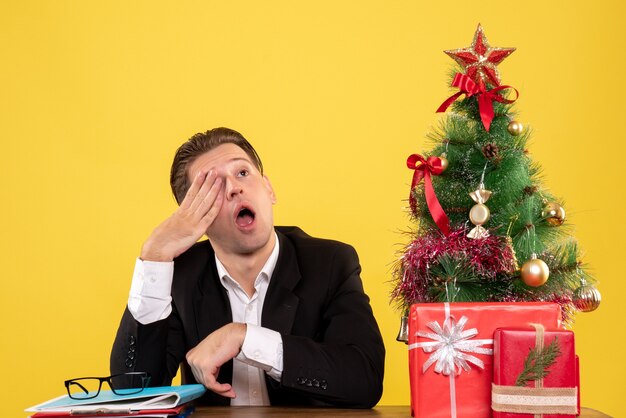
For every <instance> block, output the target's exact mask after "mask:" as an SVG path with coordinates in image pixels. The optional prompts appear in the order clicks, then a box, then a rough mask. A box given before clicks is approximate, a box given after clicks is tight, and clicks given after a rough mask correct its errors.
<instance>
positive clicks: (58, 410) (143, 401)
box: [26, 385, 206, 418]
mask: <svg viewBox="0 0 626 418" xmlns="http://www.w3.org/2000/svg"><path fill="white" fill-rule="evenodd" d="M205 391H206V389H205V387H204V386H202V385H182V386H163V387H152V388H145V389H144V390H143V391H141V392H139V393H137V394H134V395H121V396H120V395H116V394H114V393H113V392H112V391H110V390H103V391H101V392H100V394H99V395H98V396H97V397H95V398H92V399H80V400H77V399H71V398H70V397H69V396H68V395H64V396H60V397H58V398H55V399H52V400H49V401H47V402H44V403H42V404H39V405H35V406H33V407H30V408H28V409H26V412H34V414H33V415H31V418H48V417H50V418H51V417H57V418H62V417H74V418H75V417H76V416H79V417H84V418H88V417H101V418H104V417H130V418H132V417H141V418H174V417H176V418H184V417H186V416H187V415H189V414H190V413H191V412H192V411H193V406H192V404H191V401H193V400H194V399H196V398H199V397H200V396H202V395H203V394H204V392H205Z"/></svg>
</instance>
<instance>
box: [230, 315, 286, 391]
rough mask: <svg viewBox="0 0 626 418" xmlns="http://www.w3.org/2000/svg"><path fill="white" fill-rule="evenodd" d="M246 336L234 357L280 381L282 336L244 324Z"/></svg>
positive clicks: (281, 372)
mask: <svg viewBox="0 0 626 418" xmlns="http://www.w3.org/2000/svg"><path fill="white" fill-rule="evenodd" d="M246 329H247V330H246V337H245V339H244V340H243V345H242V346H241V351H240V352H239V354H238V355H237V357H236V359H237V360H239V361H241V362H243V363H245V364H248V365H250V366H254V367H258V368H260V369H262V370H264V371H265V372H266V373H267V374H268V376H270V377H271V378H272V379H274V380H276V381H278V382H280V379H281V377H282V375H283V338H282V336H281V335H280V333H278V332H276V331H274V330H271V329H269V328H263V327H260V326H258V325H251V324H246Z"/></svg>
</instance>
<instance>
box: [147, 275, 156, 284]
mask: <svg viewBox="0 0 626 418" xmlns="http://www.w3.org/2000/svg"><path fill="white" fill-rule="evenodd" d="M148 280H150V283H154V282H156V278H155V277H154V276H150V277H149V278H148Z"/></svg>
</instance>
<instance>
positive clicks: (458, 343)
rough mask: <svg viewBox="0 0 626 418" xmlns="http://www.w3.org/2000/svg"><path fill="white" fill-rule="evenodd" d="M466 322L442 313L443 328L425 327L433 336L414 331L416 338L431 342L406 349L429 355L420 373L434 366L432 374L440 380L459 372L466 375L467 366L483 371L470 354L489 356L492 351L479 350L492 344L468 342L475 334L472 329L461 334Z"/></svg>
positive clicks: (434, 322) (488, 342)
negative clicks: (444, 316) (439, 377)
mask: <svg viewBox="0 0 626 418" xmlns="http://www.w3.org/2000/svg"><path fill="white" fill-rule="evenodd" d="M467 320H468V319H467V317H466V316H462V317H461V319H459V321H458V322H457V321H455V320H454V318H453V317H452V316H450V315H449V313H446V319H445V320H444V322H443V325H439V323H438V322H437V321H432V322H430V323H428V324H427V325H426V326H427V327H428V328H430V329H431V330H432V331H433V332H424V331H418V332H417V333H416V335H417V336H418V337H423V338H428V339H430V340H432V341H425V342H419V343H414V344H411V345H409V350H413V349H416V348H421V349H422V350H424V352H425V353H429V354H430V356H429V357H428V360H427V361H426V362H425V363H424V366H423V367H422V373H426V371H427V370H428V368H429V367H430V366H432V365H433V364H435V368H434V371H435V373H441V374H443V375H444V376H450V375H453V374H460V373H461V370H465V371H470V368H471V366H470V363H471V364H474V365H475V366H477V367H480V368H481V369H484V368H485V364H484V363H483V361H482V360H481V359H479V358H478V357H476V356H473V355H472V354H487V355H493V349H491V348H485V347H482V346H483V345H486V344H493V339H472V338H474V337H475V336H476V335H478V330H477V329H476V328H470V329H467V330H463V328H465V324H466V323H467ZM467 353H472V354H467Z"/></svg>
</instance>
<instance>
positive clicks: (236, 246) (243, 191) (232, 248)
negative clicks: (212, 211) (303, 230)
mask: <svg viewBox="0 0 626 418" xmlns="http://www.w3.org/2000/svg"><path fill="white" fill-rule="evenodd" d="M200 170H204V171H205V172H208V171H209V170H213V171H215V173H216V174H217V176H218V177H220V178H221V179H222V182H223V188H222V193H224V203H223V204H222V207H221V208H220V211H219V213H218V215H217V217H216V218H215V220H214V221H213V223H212V224H211V226H210V227H209V228H208V229H207V231H206V234H207V236H208V237H209V240H210V241H211V244H212V245H213V247H214V248H215V250H216V251H222V252H225V253H228V254H238V255H244V254H255V253H257V252H260V251H263V249H267V248H268V246H271V247H272V248H273V242H274V241H273V236H274V235H273V228H274V216H273V211H272V205H273V204H274V203H276V196H275V195H274V190H273V189H272V185H271V184H270V182H269V179H268V178H267V177H265V176H263V175H261V173H260V172H259V170H258V169H257V167H256V166H255V165H254V163H252V160H251V159H250V157H248V154H246V153H245V151H244V150H243V149H241V148H239V147H238V146H237V145H235V144H222V145H220V146H218V147H216V148H214V149H212V150H211V151H209V152H206V153H204V154H202V155H200V156H199V157H197V158H196V159H195V160H194V161H193V163H191V165H190V166H189V169H188V170H187V177H188V178H189V179H194V178H195V177H196V175H197V174H198V172H200ZM269 250H270V251H271V248H270V249H269Z"/></svg>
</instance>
